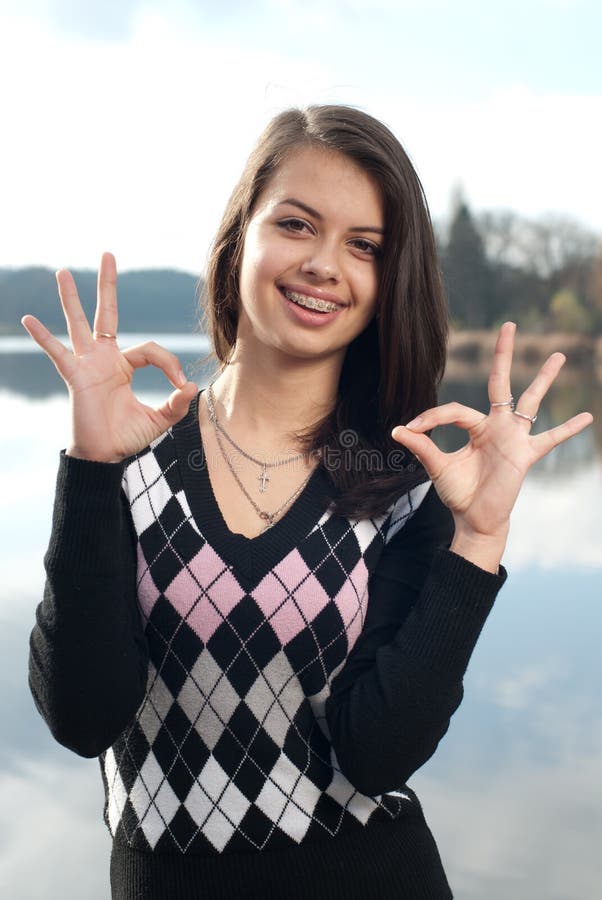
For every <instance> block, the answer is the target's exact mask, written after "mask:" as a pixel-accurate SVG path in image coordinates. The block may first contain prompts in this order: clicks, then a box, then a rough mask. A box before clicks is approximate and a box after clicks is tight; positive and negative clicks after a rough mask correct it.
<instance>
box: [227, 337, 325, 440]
mask: <svg viewBox="0 0 602 900" xmlns="http://www.w3.org/2000/svg"><path fill="white" fill-rule="evenodd" d="M339 374H340V365H338V366H337V367H336V368H335V367H334V366H333V363H332V360H330V359H329V360H318V361H316V360H293V361H291V360H290V359H287V360H285V361H284V363H283V361H282V360H277V359H274V357H273V355H271V354H268V353H266V354H264V355H262V356H261V357H258V355H257V354H256V358H255V359H249V355H248V354H245V353H244V348H241V347H239V345H238V344H237V347H236V350H235V353H234V355H233V360H232V362H231V363H230V364H229V365H227V366H226V367H225V369H224V370H223V371H222V372H221V374H220V375H219V377H218V378H217V379H216V380H215V382H214V388H213V392H214V395H215V399H216V405H217V407H218V415H219V418H220V420H221V422H222V424H223V425H224V427H226V428H228V427H229V428H231V429H232V431H233V433H236V434H238V435H239V436H240V438H241V441H242V440H245V439H246V440H247V442H248V443H249V445H250V446H251V445H252V446H253V447H255V449H258V448H262V449H263V452H264V453H265V452H266V451H271V452H272V453H273V452H274V449H275V448H283V447H284V446H286V447H287V448H288V449H291V450H294V449H295V447H296V445H294V444H293V443H292V440H293V438H294V435H295V434H297V433H299V432H301V431H304V430H305V429H307V428H310V427H311V426H312V425H315V424H316V423H317V422H318V421H319V420H320V419H322V418H323V417H324V416H325V415H327V414H328V413H329V412H330V410H331V409H332V408H333V406H334V404H335V402H336V395H337V387H338V380H339Z"/></svg>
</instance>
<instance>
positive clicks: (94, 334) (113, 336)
mask: <svg viewBox="0 0 602 900" xmlns="http://www.w3.org/2000/svg"><path fill="white" fill-rule="evenodd" d="M92 337H93V338H94V340H96V338H99V337H104V338H111V340H112V341H116V340H117V335H116V334H110V333H109V332H108V331H96V330H95V331H93V332H92Z"/></svg>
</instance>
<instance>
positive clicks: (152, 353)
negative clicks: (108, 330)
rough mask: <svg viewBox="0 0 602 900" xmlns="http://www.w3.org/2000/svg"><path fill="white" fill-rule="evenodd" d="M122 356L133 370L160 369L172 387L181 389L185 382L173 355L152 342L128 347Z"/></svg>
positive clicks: (176, 359) (185, 379)
mask: <svg viewBox="0 0 602 900" xmlns="http://www.w3.org/2000/svg"><path fill="white" fill-rule="evenodd" d="M123 355H124V356H125V358H126V359H127V361H128V362H129V364H130V365H131V366H132V367H133V368H134V369H143V368H144V367H145V366H156V368H158V369H161V371H162V372H164V373H165V375H166V376H167V378H168V379H169V381H170V382H171V384H173V386H174V387H177V388H181V387H183V386H184V385H185V384H186V382H187V378H186V376H185V375H184V372H183V371H182V366H181V365H180V360H179V359H178V357H177V356H176V355H175V353H170V352H169V350H166V349H165V347H161V346H160V345H159V344H156V343H155V342H154V341H149V342H148V343H146V344H139V345H138V346H136V347H130V348H129V349H128V350H124V351H123Z"/></svg>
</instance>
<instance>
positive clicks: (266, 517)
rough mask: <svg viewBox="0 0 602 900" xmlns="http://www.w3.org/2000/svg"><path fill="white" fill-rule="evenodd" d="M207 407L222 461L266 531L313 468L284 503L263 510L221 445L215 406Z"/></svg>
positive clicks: (295, 494)
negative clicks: (269, 509)
mask: <svg viewBox="0 0 602 900" xmlns="http://www.w3.org/2000/svg"><path fill="white" fill-rule="evenodd" d="M209 391H211V388H209ZM211 400H213V397H211ZM207 407H208V409H209V418H210V419H211V422H212V424H213V426H214V428H215V438H216V440H217V445H218V447H219V449H220V453H221V455H222V456H223V458H224V461H225V463H226V465H227V466H228V468H229V470H230V472H231V474H232V477H233V478H234V480H235V481H236V483H237V485H238V487H239V488H240V490H241V492H242V493H243V494H244V496H245V497H246V498H247V500H248V501H249V503H250V504H251V506H252V507H253V509H254V510H255V512H256V513H257V515H258V516H259V518H260V519H262V520H263V521H264V522H266V523H267V524H266V526H265V528H263V531H267V530H268V528H271V527H272V525H273V524H274V522H275V521H276V519H277V518H278V516H279V515H280V513H282V512H284V510H285V509H286V508H287V506H290V504H291V503H292V502H293V501H294V500H295V499H296V498H297V497H298V496H299V494H300V493H301V491H302V490H303V488H304V487H305V485H306V484H307V483H308V481H309V479H310V478H311V476H312V475H313V473H314V470H313V469H311V471H310V472H309V473H308V475H307V478H304V479H303V481H302V482H301V484H300V485H299V486H298V487H297V488H295V490H294V491H293V493H292V494H291V495H290V497H287V499H286V500H285V501H284V503H282V504H281V505H280V506H279V507H278V509H276V510H274V512H271V513H270V512H268V511H267V510H265V509H262V508H261V507H260V506H259V504H257V503H256V502H255V500H254V499H253V497H251V495H250V494H249V492H248V491H247V489H246V487H245V486H244V484H243V483H242V481H241V480H240V478H239V476H238V473H237V471H236V469H235V468H234V466H233V465H232V463H231V461H230V458H229V456H228V454H227V453H226V450H225V447H224V445H223V443H222V439H221V436H220V432H222V433H223V429H222V428H220V425H219V422H218V421H217V416H216V415H215V407H214V406H213V403H212V404H211V407H210V406H209V402H208V403H207ZM226 437H227V435H226ZM231 443H233V444H234V442H233V441H232V442H231ZM234 446H235V447H236V448H237V450H240V452H241V453H242V454H243V456H247V454H246V453H245V452H244V451H243V450H242V449H241V448H240V447H238V446H237V445H236V444H234ZM301 456H305V454H301ZM247 458H249V459H251V457H247ZM295 458H296V459H299V457H298V456H297V457H295ZM253 461H255V460H253ZM289 462H290V460H289Z"/></svg>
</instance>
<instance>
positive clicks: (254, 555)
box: [173, 392, 334, 584]
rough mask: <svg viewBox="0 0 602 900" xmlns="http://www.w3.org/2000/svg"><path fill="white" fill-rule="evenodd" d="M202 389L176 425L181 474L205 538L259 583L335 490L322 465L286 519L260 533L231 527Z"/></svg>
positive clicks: (307, 528)
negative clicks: (216, 483)
mask: <svg viewBox="0 0 602 900" xmlns="http://www.w3.org/2000/svg"><path fill="white" fill-rule="evenodd" d="M199 397H200V392H199V393H198V394H197V396H196V397H195V399H194V400H193V401H192V403H191V404H190V409H189V411H188V413H187V415H186V416H185V417H184V418H183V419H182V420H181V421H180V422H178V424H177V425H175V426H174V428H173V435H174V439H175V442H176V449H177V455H178V465H179V469H180V476H181V479H182V484H183V486H184V492H185V494H186V497H187V499H188V503H189V506H190V510H191V512H192V516H193V518H194V520H195V522H196V523H197V525H198V527H199V530H200V532H201V534H202V535H203V537H204V538H205V540H207V541H208V542H209V543H210V544H211V545H212V546H213V547H214V549H215V550H216V551H217V552H218V553H219V554H220V556H222V558H223V559H224V560H225V561H226V562H228V563H229V564H230V565H231V566H232V567H233V568H234V569H235V570H236V571H237V572H238V573H239V574H241V575H242V576H243V578H244V580H245V581H247V582H250V583H253V584H256V583H257V581H258V580H260V579H261V578H262V577H263V575H265V574H267V572H269V571H270V569H272V568H274V566H275V565H276V564H277V563H278V562H279V560H281V559H282V558H283V557H284V556H286V554H287V553H289V552H290V551H291V550H292V549H293V548H294V547H295V546H296V545H297V544H298V543H299V542H300V541H301V540H302V539H303V538H304V537H305V536H306V534H307V533H308V532H309V531H310V530H311V528H312V527H313V526H314V525H315V524H316V522H318V521H319V519H320V517H321V516H322V514H323V513H324V511H325V510H326V508H327V506H328V504H329V502H330V500H331V499H332V497H333V495H334V488H333V485H332V482H331V481H330V479H329V478H328V476H327V474H326V472H325V471H324V469H323V467H322V466H321V465H319V466H318V467H317V468H316V469H315V471H314V472H313V473H312V475H311V477H310V479H309V481H308V482H307V484H306V485H305V487H304V488H303V490H302V491H301V493H300V494H299V496H298V497H297V498H296V499H295V500H294V502H293V503H292V504H291V505H290V507H289V508H288V510H287V511H286V513H285V514H284V515H283V516H282V518H281V519H278V521H277V522H275V523H274V525H272V527H271V528H268V529H267V531H263V532H262V533H261V534H258V535H257V536H256V537H252V538H249V537H246V536H245V535H243V534H237V533H235V532H233V531H231V530H230V529H229V528H228V525H227V524H226V521H225V519H224V517H223V515H222V511H221V509H220V508H219V505H218V503H217V500H216V499H215V494H214V492H213V487H212V485H211V480H210V478H209V472H208V469H207V466H206V464H205V457H204V452H203V441H202V437H201V429H200V425H199V418H198V404H199Z"/></svg>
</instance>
